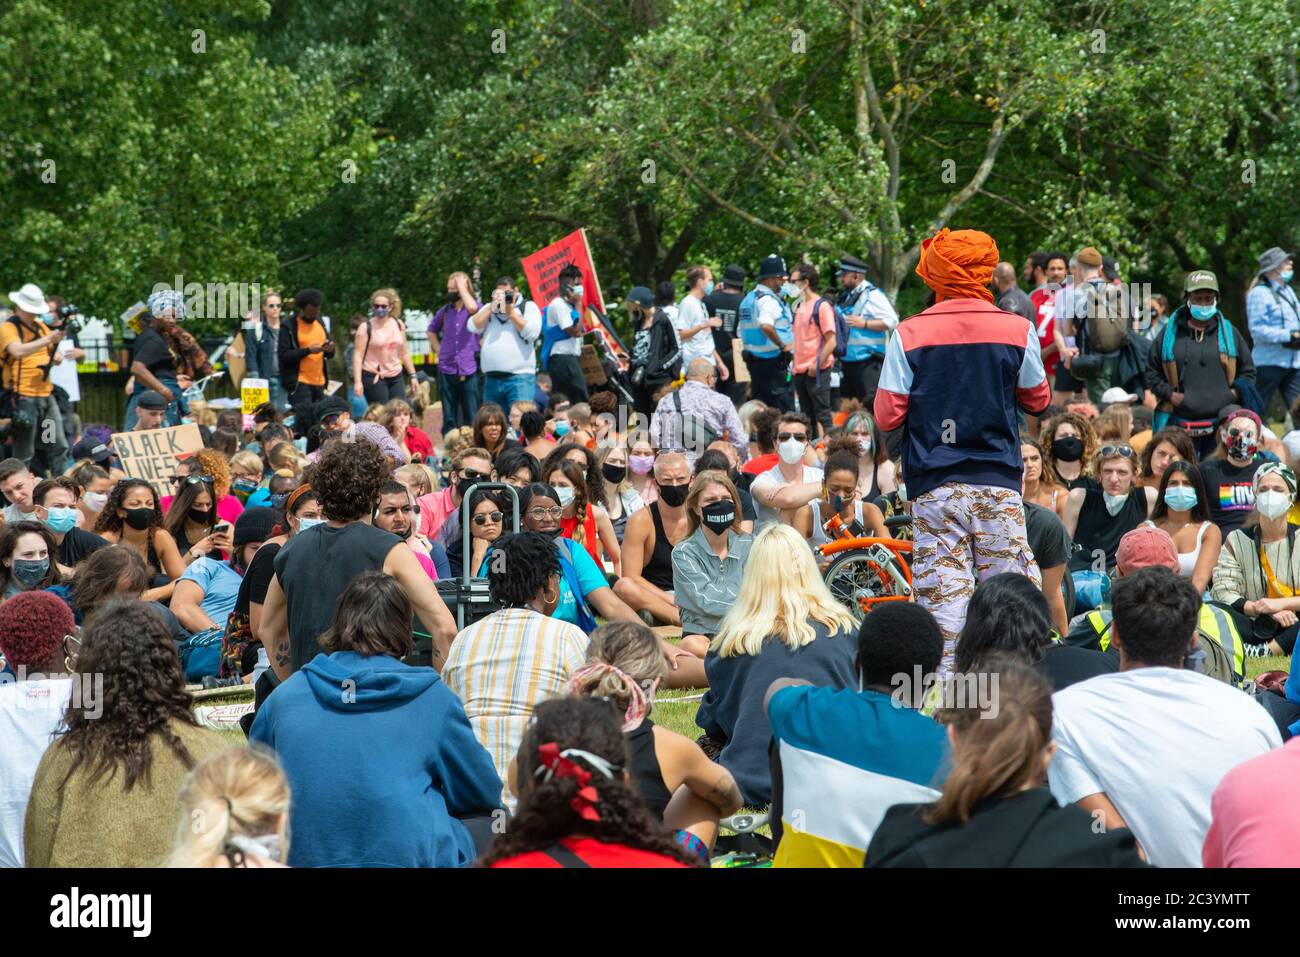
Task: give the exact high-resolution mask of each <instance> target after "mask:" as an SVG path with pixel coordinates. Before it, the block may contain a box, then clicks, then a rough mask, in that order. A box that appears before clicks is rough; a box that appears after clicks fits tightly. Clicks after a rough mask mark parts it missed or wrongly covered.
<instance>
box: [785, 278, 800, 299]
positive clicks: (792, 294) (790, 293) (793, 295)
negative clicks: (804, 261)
mask: <svg viewBox="0 0 1300 957" xmlns="http://www.w3.org/2000/svg"><path fill="white" fill-rule="evenodd" d="M781 295H783V296H785V298H787V299H797V298H798V297H799V287H798V286H796V285H795V284H794V283H792V282H784V283H782V284H781Z"/></svg>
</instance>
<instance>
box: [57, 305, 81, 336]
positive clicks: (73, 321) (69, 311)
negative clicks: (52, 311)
mask: <svg viewBox="0 0 1300 957" xmlns="http://www.w3.org/2000/svg"><path fill="white" fill-rule="evenodd" d="M56 315H57V316H58V317H59V328H60V329H63V330H64V331H65V332H68V333H70V334H72V335H74V336H75V335H76V334H77V333H79V332H81V319H80V318H79V317H80V315H81V309H80V308H78V307H77V306H74V305H73V304H72V303H68V304H67V305H66V306H59V309H58V312H57V313H56Z"/></svg>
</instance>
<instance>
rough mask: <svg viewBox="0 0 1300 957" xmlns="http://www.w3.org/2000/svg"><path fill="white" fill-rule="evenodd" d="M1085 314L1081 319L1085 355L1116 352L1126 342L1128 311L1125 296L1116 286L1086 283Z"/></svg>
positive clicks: (1127, 299) (1127, 302)
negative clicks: (1087, 352)
mask: <svg viewBox="0 0 1300 957" xmlns="http://www.w3.org/2000/svg"><path fill="white" fill-rule="evenodd" d="M1087 285H1088V288H1087V290H1086V291H1085V295H1086V296H1087V311H1086V312H1085V313H1084V315H1083V316H1082V317H1077V318H1082V319H1083V320H1084V331H1085V332H1086V333H1087V336H1086V341H1087V346H1088V350H1087V351H1089V352H1092V353H1109V352H1118V351H1119V350H1120V349H1122V348H1123V347H1124V343H1125V342H1127V341H1128V330H1129V323H1130V321H1131V316H1132V310H1131V309H1130V307H1129V298H1128V294H1127V293H1126V292H1125V291H1124V290H1123V289H1121V288H1119V287H1117V286H1108V285H1105V284H1103V283H1099V282H1089V283H1088V284H1087Z"/></svg>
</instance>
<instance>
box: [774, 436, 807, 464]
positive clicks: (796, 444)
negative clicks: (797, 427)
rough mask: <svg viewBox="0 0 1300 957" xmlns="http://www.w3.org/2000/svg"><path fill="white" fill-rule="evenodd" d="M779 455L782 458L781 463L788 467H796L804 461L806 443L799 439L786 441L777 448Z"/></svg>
mask: <svg viewBox="0 0 1300 957" xmlns="http://www.w3.org/2000/svg"><path fill="white" fill-rule="evenodd" d="M776 451H777V454H778V455H780V456H781V461H782V462H784V463H785V464H786V465H794V464H796V463H798V462H802V461H803V452H804V443H802V442H800V441H799V440H798V439H786V440H785V441H784V442H782V443H781V444H780V445H778V446H777V447H776Z"/></svg>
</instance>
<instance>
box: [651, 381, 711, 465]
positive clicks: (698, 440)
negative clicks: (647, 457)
mask: <svg viewBox="0 0 1300 957" xmlns="http://www.w3.org/2000/svg"><path fill="white" fill-rule="evenodd" d="M673 408H675V409H676V410H677V418H678V420H679V421H680V422H681V432H680V433H679V434H678V436H676V437H677V438H680V439H681V447H682V448H684V449H690V450H691V451H700V450H702V449H707V448H708V447H709V446H710V445H711V444H713V443H714V442H716V441H717V439H718V433H717V432H714V431H713V428H712V427H711V426H710V425H709V424H708V423H707V422H705V421H704V417H703V416H702V415H700V414H699V413H697V412H690V413H683V412H682V390H681V389H675V390H674V391H673ZM661 438H662V437H661ZM670 447H671V446H670Z"/></svg>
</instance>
